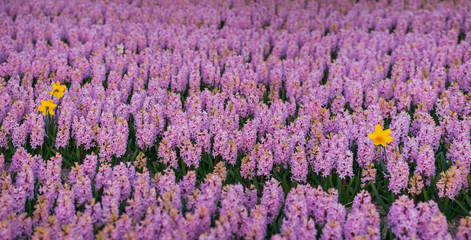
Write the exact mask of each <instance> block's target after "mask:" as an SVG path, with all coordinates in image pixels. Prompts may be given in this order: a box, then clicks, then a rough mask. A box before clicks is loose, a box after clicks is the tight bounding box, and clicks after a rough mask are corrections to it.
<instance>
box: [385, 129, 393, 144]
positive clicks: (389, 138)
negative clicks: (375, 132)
mask: <svg viewBox="0 0 471 240" xmlns="http://www.w3.org/2000/svg"><path fill="white" fill-rule="evenodd" d="M388 130H389V129H388ZM385 141H386V142H387V143H390V142H392V141H393V138H392V137H391V136H386V138H385Z"/></svg>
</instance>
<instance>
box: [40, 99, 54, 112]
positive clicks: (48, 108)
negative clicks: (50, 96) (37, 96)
mask: <svg viewBox="0 0 471 240" xmlns="http://www.w3.org/2000/svg"><path fill="white" fill-rule="evenodd" d="M55 107H57V105H56V104H54V102H53V101H52V100H47V101H44V100H41V106H39V107H38V110H39V111H40V112H42V113H43V115H46V114H49V115H54V108H55Z"/></svg>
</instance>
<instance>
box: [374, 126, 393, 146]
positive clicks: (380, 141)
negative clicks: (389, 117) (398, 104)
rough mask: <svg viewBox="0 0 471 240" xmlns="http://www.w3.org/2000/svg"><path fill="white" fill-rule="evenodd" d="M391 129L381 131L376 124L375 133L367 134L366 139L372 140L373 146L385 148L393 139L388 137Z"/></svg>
mask: <svg viewBox="0 0 471 240" xmlns="http://www.w3.org/2000/svg"><path fill="white" fill-rule="evenodd" d="M390 133H391V129H386V130H383V128H382V127H381V125H379V124H377V125H376V126H375V132H373V133H370V134H368V137H369V138H371V139H372V140H373V143H374V144H375V145H383V146H385V147H386V143H390V142H392V141H393V138H392V137H391V136H389V134H390Z"/></svg>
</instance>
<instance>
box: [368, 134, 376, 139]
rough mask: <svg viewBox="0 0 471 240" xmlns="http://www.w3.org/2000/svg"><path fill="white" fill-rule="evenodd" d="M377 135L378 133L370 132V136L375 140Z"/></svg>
mask: <svg viewBox="0 0 471 240" xmlns="http://www.w3.org/2000/svg"><path fill="white" fill-rule="evenodd" d="M376 135H377V134H376V133H370V134H368V137H369V138H371V139H373V140H375V139H376Z"/></svg>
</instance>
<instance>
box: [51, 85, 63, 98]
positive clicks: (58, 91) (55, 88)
mask: <svg viewBox="0 0 471 240" xmlns="http://www.w3.org/2000/svg"><path fill="white" fill-rule="evenodd" d="M64 92H65V86H64V85H61V83H60V82H56V83H55V84H52V91H51V92H50V93H49V94H51V96H56V97H57V99H60V98H61V97H63V96H64Z"/></svg>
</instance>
